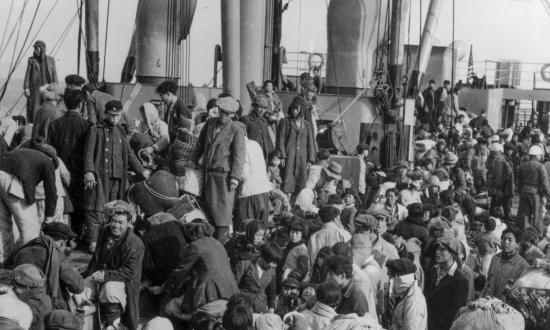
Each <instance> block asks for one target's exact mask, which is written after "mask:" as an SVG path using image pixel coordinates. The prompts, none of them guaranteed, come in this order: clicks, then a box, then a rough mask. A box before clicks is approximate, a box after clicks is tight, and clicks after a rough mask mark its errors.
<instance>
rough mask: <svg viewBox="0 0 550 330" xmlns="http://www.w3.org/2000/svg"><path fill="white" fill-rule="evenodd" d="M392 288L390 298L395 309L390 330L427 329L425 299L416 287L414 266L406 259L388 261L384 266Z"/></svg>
mask: <svg viewBox="0 0 550 330" xmlns="http://www.w3.org/2000/svg"><path fill="white" fill-rule="evenodd" d="M386 266H387V267H388V275H389V277H390V281H392V282H393V285H390V287H392V288H393V290H392V292H390V296H391V297H392V299H393V300H394V306H395V309H394V310H393V313H392V315H393V317H392V323H391V330H408V329H418V330H426V329H428V310H427V307H426V298H424V295H423V294H422V290H421V289H420V287H419V286H418V280H417V279H416V265H415V264H414V262H412V261H410V260H409V259H406V258H401V259H395V260H389V261H388V262H387V264H386Z"/></svg>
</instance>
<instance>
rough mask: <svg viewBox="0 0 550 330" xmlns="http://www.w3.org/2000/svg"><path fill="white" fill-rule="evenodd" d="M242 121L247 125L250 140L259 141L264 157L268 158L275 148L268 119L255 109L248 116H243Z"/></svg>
mask: <svg viewBox="0 0 550 330" xmlns="http://www.w3.org/2000/svg"><path fill="white" fill-rule="evenodd" d="M241 121H242V122H243V123H244V124H245V125H246V134H247V136H248V138H249V139H250V140H254V141H256V142H258V144H259V145H260V147H262V151H263V154H264V159H266V160H267V159H268V157H269V154H270V153H271V152H272V151H273V150H274V149H275V147H274V146H273V142H272V141H271V138H270V137H269V126H268V124H267V121H266V120H265V119H264V118H262V117H260V116H258V114H257V113H256V112H255V111H253V112H252V113H250V114H249V115H248V116H244V117H242V118H241Z"/></svg>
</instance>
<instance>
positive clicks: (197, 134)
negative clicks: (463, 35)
mask: <svg viewBox="0 0 550 330" xmlns="http://www.w3.org/2000/svg"><path fill="white" fill-rule="evenodd" d="M35 48H37V49H38V50H37V51H35V55H36V53H38V57H37V58H36V59H33V61H34V60H36V61H38V62H39V64H40V63H41V62H40V59H39V58H40V50H41V49H42V52H43V49H45V45H43V44H38V43H37V45H35ZM42 60H43V61H46V62H47V60H46V59H42ZM29 63H30V62H29ZM33 65H34V64H33ZM47 68H48V64H47V63H44V62H42V64H41V65H37V66H36V65H35V66H34V69H33V70H35V71H36V72H38V73H36V72H35V73H34V74H40V70H48V69H47ZM32 74H33V73H31V76H32ZM48 76H49V75H48ZM31 78H32V77H31ZM37 79H38V78H37ZM40 79H42V80H43V79H45V77H44V76H41V77H40ZM42 80H41V81H42ZM31 81H32V79H31ZM300 84H301V91H300V93H299V94H298V95H297V96H296V97H295V98H294V99H293V100H292V102H291V103H290V104H288V105H284V106H283V104H282V102H281V100H280V99H279V98H278V96H277V94H276V92H275V90H274V86H273V83H272V82H270V81H266V82H265V83H264V84H263V88H262V90H261V91H258V93H257V95H256V96H255V97H254V100H253V103H252V109H251V110H250V113H249V114H248V115H242V113H243V109H242V108H241V106H240V103H239V102H238V101H237V100H236V99H235V98H234V97H233V96H231V95H230V94H227V93H223V94H221V95H219V96H218V97H217V98H215V99H211V100H209V101H208V102H204V100H202V101H201V98H200V97H196V102H194V104H191V105H189V104H186V103H185V102H184V101H183V100H182V99H181V98H180V97H179V96H178V95H179V93H178V86H177V84H176V83H175V82H173V81H166V82H164V83H162V84H161V85H160V86H158V88H157V89H156V93H155V94H154V95H151V100H150V102H147V103H144V104H143V105H141V106H139V119H138V120H133V119H131V118H130V117H129V115H128V114H127V112H126V111H124V109H123V108H124V107H123V105H122V103H121V102H120V101H119V100H117V99H116V98H115V97H114V96H112V95H110V94H108V93H106V92H105V91H102V90H101V86H100V85H98V84H93V83H86V81H85V79H84V78H82V77H80V76H78V75H69V76H67V77H66V78H65V85H66V86H65V88H64V89H63V90H61V89H60V88H59V84H57V83H56V82H49V83H48V84H45V85H43V86H41V87H40V88H39V89H38V92H39V93H40V97H39V98H38V99H37V100H40V102H41V104H40V106H39V107H38V108H37V109H36V111H35V113H34V116H33V118H32V120H30V119H29V118H27V120H28V121H29V122H32V125H25V119H24V118H22V119H21V118H10V117H6V118H4V119H2V123H1V125H0V131H1V133H2V136H3V139H2V143H1V144H2V145H3V149H2V150H0V151H1V153H2V156H1V159H0V200H1V203H0V266H1V267H0V268H3V269H4V270H2V271H1V272H0V283H1V285H0V328H2V329H9V330H11V329H17V330H20V329H33V330H34V329H47V330H53V329H82V327H83V326H84V321H86V322H88V325H89V324H90V323H92V318H91V317H90V316H89V315H88V314H86V312H82V311H90V310H92V312H90V313H91V314H90V315H96V316H97V318H95V320H96V322H99V323H100V324H101V326H102V327H104V328H105V329H126V328H127V329H131V330H137V329H138V326H139V325H140V323H143V322H145V323H146V324H145V325H143V329H149V330H153V329H158V330H160V329H162V330H165V329H174V328H182V327H185V328H188V329H196V330H203V329H225V330H237V329H239V330H249V329H250V330H251V329H261V330H268V329H296V330H298V329H312V330H315V329H325V330H332V329H383V328H384V329H395V330H405V329H414V330H422V329H428V330H442V329H450V328H451V326H452V325H453V322H455V319H456V317H457V314H460V310H461V308H462V307H465V306H467V305H468V303H469V302H471V301H474V300H476V299H478V298H483V297H496V298H498V299H501V300H502V301H506V299H507V292H508V291H509V288H510V283H512V282H513V281H515V280H516V279H518V278H519V277H520V276H521V274H522V273H523V272H524V270H525V269H527V268H528V267H529V266H530V265H536V264H537V263H538V262H539V261H540V260H541V259H545V258H546V256H548V253H549V252H550V251H549V250H550V249H549V248H548V247H549V246H550V244H549V242H550V235H549V233H547V231H546V227H545V224H544V221H543V219H544V214H545V207H546V201H547V200H546V197H547V196H550V183H549V181H548V174H547V173H548V172H547V168H548V165H547V164H548V163H544V161H545V160H546V159H547V158H546V157H547V156H548V154H547V153H546V151H545V145H544V144H543V141H544V134H542V133H541V132H540V131H537V130H536V129H533V128H532V127H531V126H526V127H525V128H523V129H522V130H521V131H517V130H514V127H513V126H511V127H508V128H506V129H504V130H499V131H495V130H494V129H493V128H491V127H490V125H489V123H488V121H487V119H486V118H485V116H484V115H483V114H481V115H479V116H475V115H474V114H473V113H470V112H468V111H466V110H465V109H461V108H459V107H458V93H459V90H458V89H457V88H455V89H454V90H452V91H451V90H450V82H447V81H446V82H444V84H443V86H442V87H441V88H438V89H436V88H435V86H436V84H435V82H434V81H431V82H430V84H429V87H428V88H427V89H426V90H425V91H423V92H422V93H420V94H419V98H418V100H417V101H418V102H417V108H416V111H417V119H418V124H417V127H415V132H416V134H415V135H416V137H415V141H414V145H415V155H414V161H412V162H409V161H407V160H401V161H400V162H399V163H397V164H395V166H394V167H393V168H391V169H389V170H381V169H380V165H379V164H375V163H374V162H373V161H372V160H371V159H370V158H369V150H370V146H369V145H368V144H367V143H365V142H362V143H360V144H359V145H358V146H357V149H356V153H355V154H354V155H350V156H351V157H355V158H356V159H355V161H356V163H357V164H359V166H358V168H359V169H360V171H359V172H360V173H359V174H358V175H357V177H358V178H359V179H358V180H357V181H353V182H352V180H350V179H346V178H343V175H344V174H345V173H344V172H345V171H344V169H343V166H342V165H341V164H340V163H339V162H338V158H339V157H338V156H335V155H331V154H330V152H329V151H328V150H326V149H322V148H319V147H318V145H317V142H316V139H315V136H316V134H317V120H318V119H319V115H318V109H317V104H316V97H317V96H316V92H317V86H316V84H315V82H314V80H313V79H311V78H310V77H308V76H307V75H304V76H303V78H302V81H301V83H300ZM34 92H36V91H34ZM29 95H30V94H29ZM35 101H36V100H35ZM35 101H33V102H35ZM285 110H286V111H285ZM2 127H4V129H2ZM354 177H355V176H354ZM517 195H519V209H518V212H517V215H514V214H513V213H514V212H512V207H511V206H512V204H513V200H514V197H515V196H517ZM484 196H485V197H484ZM487 196H488V197H487ZM488 201H490V202H488ZM13 223H15V227H16V228H13V225H12V224H13ZM14 235H15V236H14ZM541 237H544V239H542V240H541V241H539V239H540V238H541ZM75 248H76V249H79V250H83V251H87V252H89V253H91V254H92V257H91V260H90V261H89V263H88V265H87V267H85V269H76V268H75V262H74V260H72V259H71V252H72V251H73V250H74V249H75ZM144 300H147V301H148V304H147V305H148V309H153V311H151V310H149V311H147V312H146V311H145V308H144V306H143V304H142V302H143V301H144ZM93 307H96V308H97V310H95V314H93ZM146 315H147V316H154V317H146ZM454 329H459V328H454ZM460 329H462V328H460Z"/></svg>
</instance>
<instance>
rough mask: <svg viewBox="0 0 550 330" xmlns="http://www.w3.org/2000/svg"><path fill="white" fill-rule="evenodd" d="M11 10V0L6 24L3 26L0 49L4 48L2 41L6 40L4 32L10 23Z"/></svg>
mask: <svg viewBox="0 0 550 330" xmlns="http://www.w3.org/2000/svg"><path fill="white" fill-rule="evenodd" d="M12 10H13V0H11V3H10V10H9V11H8V19H7V20H6V26H5V27H4V33H2V42H1V43H0V49H3V48H4V41H5V40H6V32H8V26H9V23H10V18H11V13H12Z"/></svg>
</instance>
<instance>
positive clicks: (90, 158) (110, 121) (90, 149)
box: [82, 101, 149, 251]
mask: <svg viewBox="0 0 550 330" xmlns="http://www.w3.org/2000/svg"><path fill="white" fill-rule="evenodd" d="M121 114H122V103H120V101H109V102H108V103H107V104H106V106H105V116H106V118H105V120H104V121H103V122H102V123H98V124H97V125H94V126H92V127H90V129H89V130H88V135H87V137H86V143H85V146H84V188H85V190H84V196H83V203H82V204H83V205H82V208H83V210H84V222H85V224H86V230H85V234H84V236H85V239H86V241H87V243H89V248H90V250H91V251H94V250H95V245H96V241H97V238H98V234H99V229H100V228H101V226H102V225H103V224H104V223H105V220H104V217H103V205H105V204H106V203H108V202H110V201H112V200H116V199H121V200H122V199H124V198H125V195H124V193H125V192H126V183H127V173H128V167H131V168H132V170H133V171H135V172H136V173H137V174H138V175H139V176H141V177H144V178H147V177H148V176H149V174H148V172H147V171H145V170H144V169H143V166H142V165H141V163H140V162H139V160H138V159H137V157H136V155H135V154H134V151H133V150H132V148H130V145H129V142H128V140H127V139H126V135H125V132H124V130H123V128H122V127H121V126H120V125H119V122H120V119H121Z"/></svg>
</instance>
